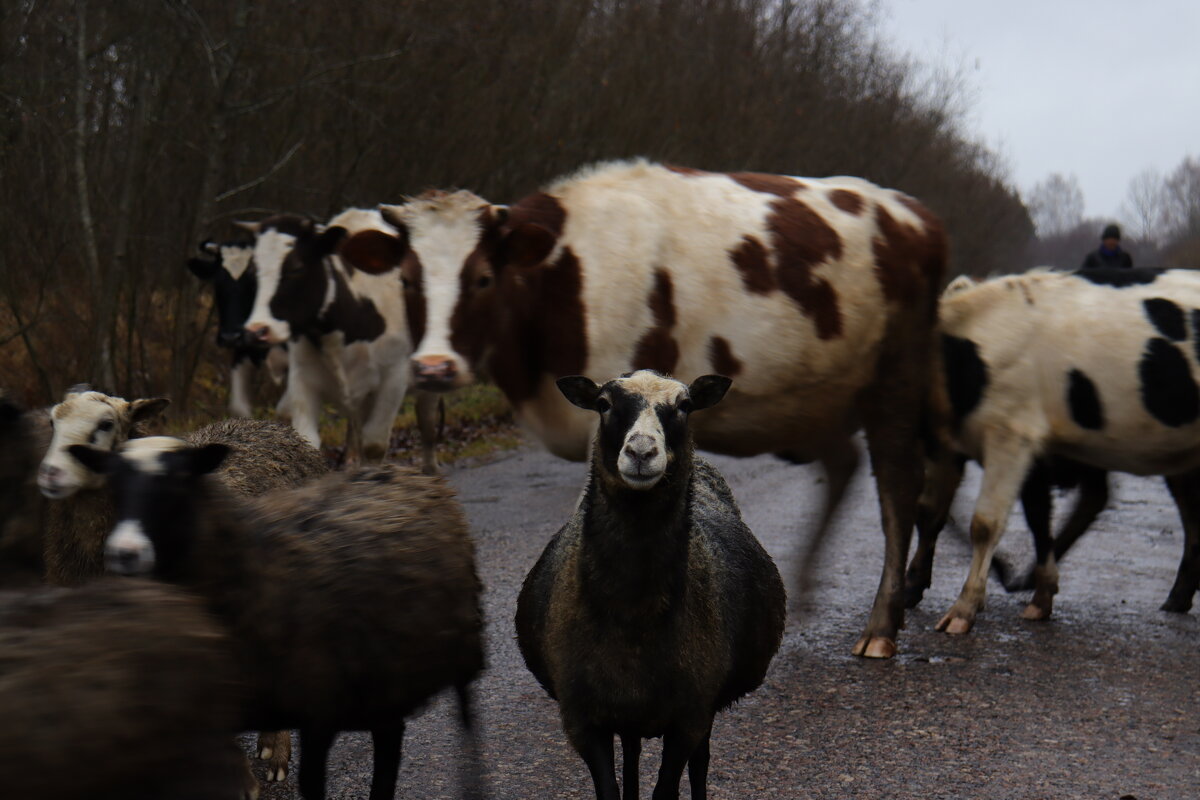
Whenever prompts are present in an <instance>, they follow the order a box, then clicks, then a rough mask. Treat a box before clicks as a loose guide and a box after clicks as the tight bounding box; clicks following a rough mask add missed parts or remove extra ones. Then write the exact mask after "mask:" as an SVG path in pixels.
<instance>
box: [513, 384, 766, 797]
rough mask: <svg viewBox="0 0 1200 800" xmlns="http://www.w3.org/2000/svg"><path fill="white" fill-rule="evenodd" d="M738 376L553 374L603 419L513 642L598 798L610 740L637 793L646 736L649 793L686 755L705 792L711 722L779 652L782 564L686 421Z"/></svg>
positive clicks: (698, 790) (526, 589)
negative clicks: (604, 379)
mask: <svg viewBox="0 0 1200 800" xmlns="http://www.w3.org/2000/svg"><path fill="white" fill-rule="evenodd" d="M729 385H730V380H729V379H728V378H724V377H721V376H718V375H706V376H702V377H700V378H697V379H696V380H695V381H693V382H692V384H691V385H690V386H689V385H685V384H683V383H680V382H679V381H675V380H672V379H670V378H665V377H663V376H661V375H659V374H657V373H654V372H650V371H646V370H643V371H640V372H635V373H633V374H631V375H626V376H625V377H622V378H620V379H617V380H613V381H609V382H608V383H606V384H604V385H603V386H597V385H596V384H595V383H593V382H592V381H591V380H589V379H588V378H585V377H582V376H573V377H567V378H561V379H559V381H558V386H559V389H560V390H561V391H562V393H563V394H564V395H565V396H566V398H567V399H568V400H570V401H571V402H572V403H574V404H575V405H577V406H579V407H580V408H586V409H591V410H593V411H596V412H598V413H599V415H600V427H599V430H598V432H597V434H596V437H595V439H594V441H593V443H592V460H591V469H590V473H589V476H588V482H587V487H586V489H585V490H584V494H583V497H582V499H581V500H580V503H579V506H578V508H577V510H576V511H575V514H574V516H573V517H572V518H571V520H570V521H569V522H568V523H567V524H566V525H565V526H564V527H563V528H562V529H561V530H560V531H559V532H558V533H557V534H556V535H555V537H554V538H553V539H552V540H551V542H550V544H549V545H548V546H547V547H546V550H545V551H544V552H543V553H542V556H541V558H540V559H538V562H537V564H536V565H535V566H534V567H533V570H532V571H530V573H529V575H528V577H527V578H526V579H525V584H524V586H523V587H522V589H521V594H520V597H519V599H518V601H517V617H516V626H517V641H518V643H519V644H520V647H521V653H522V655H523V656H524V657H525V663H526V665H527V666H528V667H529V669H530V671H531V672H532V673H533V674H534V676H535V677H536V678H537V679H538V682H539V683H541V685H542V686H543V688H545V689H546V691H547V692H548V693H549V694H550V696H551V697H553V698H555V699H556V700H558V703H559V707H560V710H561V714H562V720H563V727H564V729H565V730H566V734H567V738H568V739H569V740H570V742H571V745H572V746H573V747H574V748H575V750H576V751H577V752H578V753H579V755H580V756H581V757H582V758H583V760H584V761H585V762H586V763H587V766H588V769H589V770H590V771H591V774H592V780H593V781H594V783H595V787H596V796H597V797H598V798H601V800H615V799H616V798H617V797H618V796H619V795H618V790H617V781H616V773H615V767H614V757H613V736H614V735H617V736H620V737H621V746H622V750H623V751H624V756H625V769H624V785H625V797H626V798H636V797H637V786H638V781H637V763H638V755H639V752H640V750H641V739H643V738H649V737H658V736H661V737H663V761H662V767H661V769H660V771H659V775H658V782H657V785H656V786H655V789H654V798H655V800H663V798H675V797H678V795H679V782H680V779H681V778H682V775H683V768H684V765H685V764H686V765H687V766H688V775H689V778H690V780H691V786H692V797H693V798H703V797H704V796H705V792H706V780H707V774H708V760H709V738H710V735H711V731H712V723H713V718H714V716H715V715H716V713H717V712H718V711H720V710H721V709H723V708H726V707H728V706H729V705H730V704H732V703H733V702H734V701H735V700H737V699H738V698H740V697H742V696H743V695H745V694H747V693H749V692H751V691H753V690H754V689H756V688H758V686H759V685H760V684H761V683H762V680H763V677H764V675H765V674H766V671H767V666H768V665H769V664H770V662H771V659H772V657H773V656H774V655H775V652H776V650H778V648H779V643H780V639H781V637H782V635H783V624H784V606H785V595H784V590H783V583H782V582H781V581H780V578H779V573H778V572H777V571H776V569H775V564H774V562H772V560H771V558H770V556H768V555H767V553H766V552H765V551H764V550H763V548H762V546H761V545H760V544H759V543H758V540H757V539H755V538H754V535H753V534H752V533H751V532H750V530H749V529H748V528H747V527H746V526H745V524H744V523H743V522H742V519H741V514H740V512H739V510H738V507H737V504H736V503H735V501H734V499H733V495H732V493H731V492H730V490H729V487H728V486H727V485H726V483H725V481H724V480H723V479H722V478H721V476H720V474H718V473H717V471H716V470H715V469H713V468H712V467H711V466H710V465H709V464H708V463H707V462H705V461H703V460H702V459H700V458H698V457H696V456H695V455H694V454H693V450H692V440H691V435H690V433H689V431H688V415H689V414H690V413H691V412H694V411H699V410H701V409H705V408H708V407H710V406H712V405H714V404H715V403H717V402H718V401H719V400H720V399H721V398H722V397H723V396H724V394H725V392H726V390H727V389H728V388H729Z"/></svg>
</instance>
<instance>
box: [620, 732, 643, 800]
mask: <svg viewBox="0 0 1200 800" xmlns="http://www.w3.org/2000/svg"><path fill="white" fill-rule="evenodd" d="M641 757H642V737H641V736H638V735H637V734H636V733H623V734H621V762H622V763H621V785H622V788H623V790H624V791H623V794H624V797H625V800H638V790H639V787H638V761H639V760H640V759H641Z"/></svg>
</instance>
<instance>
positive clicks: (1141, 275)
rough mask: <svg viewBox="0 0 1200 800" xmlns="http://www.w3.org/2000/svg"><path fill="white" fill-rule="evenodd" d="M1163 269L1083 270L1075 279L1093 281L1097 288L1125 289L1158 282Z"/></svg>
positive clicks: (1117, 268)
mask: <svg viewBox="0 0 1200 800" xmlns="http://www.w3.org/2000/svg"><path fill="white" fill-rule="evenodd" d="M1161 274H1162V270H1161V269H1129V268H1127V267H1099V268H1095V269H1081V270H1079V271H1078V272H1076V273H1075V277H1077V278H1083V279H1084V280H1086V281H1091V282H1092V283H1094V284H1096V285H1097V286H1113V287H1115V288H1117V289H1124V288H1126V287H1128V286H1145V285H1147V284H1151V283H1154V282H1155V281H1156V280H1158V276H1159V275H1161Z"/></svg>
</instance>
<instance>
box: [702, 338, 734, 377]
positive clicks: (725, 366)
mask: <svg viewBox="0 0 1200 800" xmlns="http://www.w3.org/2000/svg"><path fill="white" fill-rule="evenodd" d="M708 360H709V362H710V363H711V364H712V366H713V371H714V372H716V373H717V374H718V375H724V376H726V377H728V378H734V377H737V376H738V374H740V373H741V371H742V362H741V360H740V359H739V358H738V357H737V356H735V355H734V354H733V347H732V346H731V345H730V344H729V340H728V339H726V338H725V337H723V336H714V337H712V338H711V339H709V340H708Z"/></svg>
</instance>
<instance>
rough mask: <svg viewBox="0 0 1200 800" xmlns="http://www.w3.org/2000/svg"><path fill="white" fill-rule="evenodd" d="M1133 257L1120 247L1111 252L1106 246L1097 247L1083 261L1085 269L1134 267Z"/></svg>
mask: <svg viewBox="0 0 1200 800" xmlns="http://www.w3.org/2000/svg"><path fill="white" fill-rule="evenodd" d="M1132 266H1133V256H1131V255H1129V253H1127V252H1125V251H1124V250H1122V249H1121V248H1120V247H1118V248H1117V249H1116V250H1109V249H1107V248H1106V247H1104V245H1101V246H1100V247H1097V248H1096V249H1095V250H1093V251H1092V252H1090V253H1088V254H1087V257H1086V258H1084V259H1083V269H1090V268H1092V267H1132Z"/></svg>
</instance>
